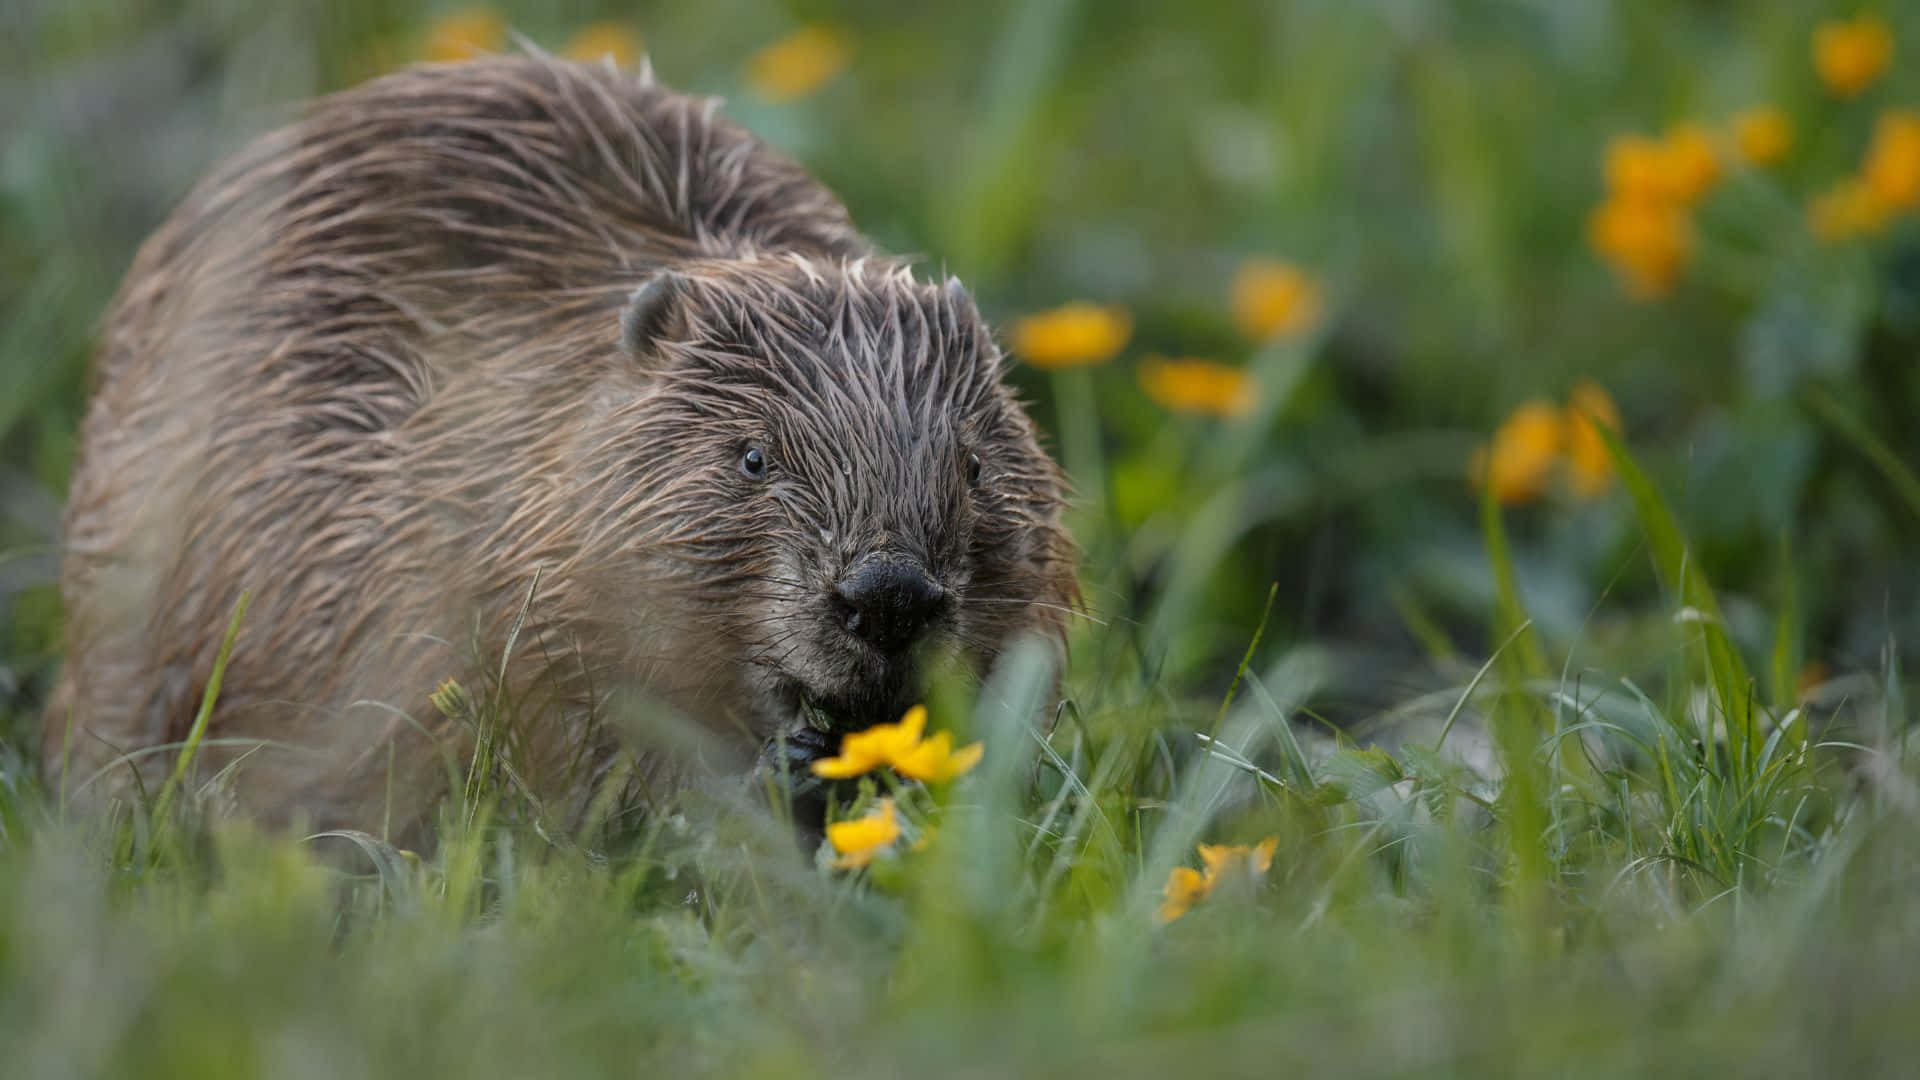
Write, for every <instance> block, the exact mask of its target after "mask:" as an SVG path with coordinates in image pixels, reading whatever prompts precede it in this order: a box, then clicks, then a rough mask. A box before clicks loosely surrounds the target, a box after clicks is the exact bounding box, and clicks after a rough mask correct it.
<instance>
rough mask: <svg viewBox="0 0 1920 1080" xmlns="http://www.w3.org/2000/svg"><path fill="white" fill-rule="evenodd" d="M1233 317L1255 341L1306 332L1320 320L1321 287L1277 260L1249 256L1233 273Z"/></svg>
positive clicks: (1241, 328)
mask: <svg viewBox="0 0 1920 1080" xmlns="http://www.w3.org/2000/svg"><path fill="white" fill-rule="evenodd" d="M1232 297H1233V318H1234V321H1235V322H1236V323H1237V324H1239V327H1240V332H1241V333H1242V334H1244V335H1246V337H1247V338H1248V339H1249V340H1252V341H1271V340H1273V339H1274V338H1278V337H1287V336H1293V335H1297V334H1304V333H1306V332H1307V331H1308V330H1311V329H1313V326H1314V324H1315V323H1317V322H1319V321H1320V309H1321V304H1322V299H1321V295H1320V286H1319V284H1318V283H1316V282H1315V281H1314V280H1313V279H1312V278H1311V277H1309V276H1307V273H1306V271H1304V270H1302V269H1300V268H1299V267H1297V266H1294V265H1293V264H1291V263H1284V262H1280V261H1278V260H1275V259H1248V260H1247V261H1246V262H1243V263H1241V264H1240V269H1239V270H1237V271H1235V273H1234V275H1233V287H1232Z"/></svg>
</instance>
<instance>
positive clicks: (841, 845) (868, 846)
mask: <svg viewBox="0 0 1920 1080" xmlns="http://www.w3.org/2000/svg"><path fill="white" fill-rule="evenodd" d="M898 839H900V816H899V815H898V814H897V813H895V812H894V809H893V800H892V799H881V800H880V805H879V806H877V807H875V808H874V809H873V810H872V811H870V812H869V813H868V814H867V816H866V817H862V818H855V819H853V820H852V821H836V822H834V823H833V824H831V825H829V826H827V842H828V843H830V844H832V845H833V850H835V851H837V852H839V853H840V857H839V858H837V859H835V860H833V865H834V868H835V869H837V870H858V869H859V868H861V867H863V866H865V865H867V864H868V863H870V862H872V861H873V857H874V856H875V855H877V854H879V853H880V850H881V849H882V848H884V847H886V846H888V845H889V844H892V843H893V842H894V841H895V840H898Z"/></svg>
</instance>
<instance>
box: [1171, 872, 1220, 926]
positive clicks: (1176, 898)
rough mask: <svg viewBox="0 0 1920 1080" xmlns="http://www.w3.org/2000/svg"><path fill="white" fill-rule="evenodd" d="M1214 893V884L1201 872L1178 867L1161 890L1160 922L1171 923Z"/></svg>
mask: <svg viewBox="0 0 1920 1080" xmlns="http://www.w3.org/2000/svg"><path fill="white" fill-rule="evenodd" d="M1211 891H1213V883H1212V882H1210V881H1208V880H1207V879H1206V877H1205V876H1204V875H1202V874H1201V873H1200V871H1198V870H1195V869H1194V868H1193V867H1191V866H1176V867H1174V868H1173V872H1172V873H1169V874H1168V875H1167V884H1166V887H1165V888H1163V889H1161V890H1160V895H1161V896H1162V897H1163V899H1162V900H1161V902H1160V921H1161V922H1163V923H1170V922H1172V921H1173V920H1175V919H1177V918H1179V917H1180V916H1182V915H1185V914H1186V913H1187V912H1189V911H1192V910H1193V905H1195V904H1197V903H1199V902H1200V901H1202V900H1205V899H1206V898H1207V893H1209V892H1211Z"/></svg>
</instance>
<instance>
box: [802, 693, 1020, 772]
mask: <svg viewBox="0 0 1920 1080" xmlns="http://www.w3.org/2000/svg"><path fill="white" fill-rule="evenodd" d="M926 729H927V707H926V706H924V705H915V706H914V707H913V708H911V709H908V710H907V714H906V715H905V716H903V717H901V718H900V722H899V723H897V724H875V725H874V726H873V727H870V728H868V729H867V730H865V731H857V732H854V733H853V734H851V735H848V736H847V737H845V738H843V739H841V740H840V755H839V756H838V757H831V758H823V759H821V760H819V761H816V762H814V763H813V774H814V775H815V776H820V777H825V778H826V779H828V780H846V779H848V778H850V777H855V776H860V775H862V774H864V773H868V772H872V771H873V770H874V769H877V768H880V767H881V766H882V765H890V766H892V767H893V770H894V771H895V772H897V773H899V774H900V775H902V776H905V777H907V778H909V779H912V780H920V781H924V782H926V783H936V782H940V781H945V780H951V779H953V778H954V777H956V776H960V775H962V774H964V773H966V772H967V771H968V770H969V769H972V768H973V767H974V766H975V765H978V764H979V763H980V756H981V755H982V754H983V753H985V751H986V748H985V747H983V746H982V745H981V744H979V743H973V744H971V745H969V746H963V747H961V748H960V749H958V750H955V749H953V734H952V733H951V732H947V731H942V732H940V733H939V734H937V735H935V736H934V737H933V738H931V739H926V740H922V739H921V737H920V736H921V734H922V733H923V732H925V731H926Z"/></svg>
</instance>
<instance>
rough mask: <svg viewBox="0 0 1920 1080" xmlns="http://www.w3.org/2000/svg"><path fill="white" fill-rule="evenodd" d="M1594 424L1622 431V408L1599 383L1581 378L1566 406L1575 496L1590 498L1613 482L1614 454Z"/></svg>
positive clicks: (1568, 462) (1569, 452) (1571, 473)
mask: <svg viewBox="0 0 1920 1080" xmlns="http://www.w3.org/2000/svg"><path fill="white" fill-rule="evenodd" d="M1595 424H1605V425H1606V426H1607V427H1608V428H1609V429H1611V430H1612V431H1614V432H1615V433H1616V434H1617V433H1618V432H1619V431H1620V409H1619V408H1618V407H1617V406H1615V405H1614V403H1613V398H1612V397H1611V396H1609V395H1608V394H1607V392H1606V390H1605V389H1603V388H1602V387H1601V386H1600V384H1599V383H1596V382H1594V381H1592V380H1591V379H1582V380H1580V382H1579V383H1578V384H1576V385H1575V386H1574V388H1573V394H1572V397H1571V400H1570V401H1569V402H1568V404H1567V413H1566V440H1567V469H1568V473H1569V480H1570V482H1571V484H1572V486H1573V493H1574V494H1575V495H1578V496H1580V497H1581V498H1586V499H1591V498H1593V497H1594V496H1596V495H1599V494H1601V493H1602V492H1604V491H1606V490H1607V487H1608V486H1609V485H1611V484H1612V483H1613V455H1612V454H1610V453H1608V452H1607V443H1606V440H1605V439H1603V438H1601V437H1600V432H1599V430H1598V429H1597V428H1596V427H1595V426H1594V425H1595Z"/></svg>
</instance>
